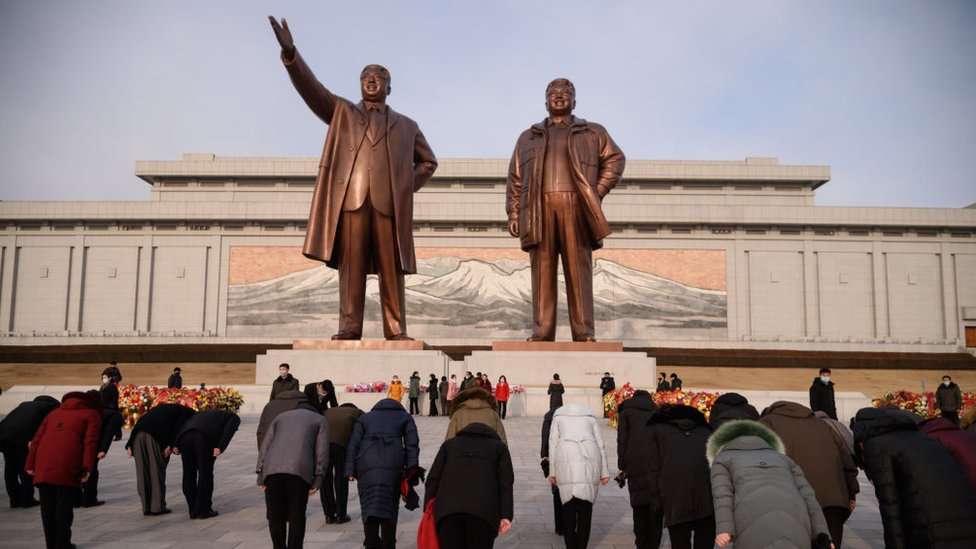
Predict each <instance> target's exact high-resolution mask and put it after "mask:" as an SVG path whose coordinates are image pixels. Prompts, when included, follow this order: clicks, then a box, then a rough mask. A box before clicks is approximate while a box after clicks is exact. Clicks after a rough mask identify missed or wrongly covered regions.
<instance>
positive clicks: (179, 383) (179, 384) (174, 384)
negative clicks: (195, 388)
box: [166, 374, 183, 389]
mask: <svg viewBox="0 0 976 549" xmlns="http://www.w3.org/2000/svg"><path fill="white" fill-rule="evenodd" d="M166 388H167V389H182V388H183V376H181V375H180V374H171V375H170V376H169V379H168V380H166Z"/></svg>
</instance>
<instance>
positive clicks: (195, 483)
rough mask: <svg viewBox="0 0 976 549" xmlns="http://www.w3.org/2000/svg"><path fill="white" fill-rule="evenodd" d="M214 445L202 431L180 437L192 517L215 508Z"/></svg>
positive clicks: (185, 491) (184, 492)
mask: <svg viewBox="0 0 976 549" xmlns="http://www.w3.org/2000/svg"><path fill="white" fill-rule="evenodd" d="M213 451H214V449H213V446H212V445H210V444H209V443H208V442H207V437H205V436H204V435H203V433H201V432H200V431H189V432H187V433H186V434H185V435H183V437H182V438H181V439H180V457H181V458H183V496H184V497H185V498H186V506H187V508H188V509H189V511H190V517H191V518H192V517H198V516H200V515H203V514H205V513H208V512H210V511H212V510H213V490H214V462H215V461H216V458H214V455H213Z"/></svg>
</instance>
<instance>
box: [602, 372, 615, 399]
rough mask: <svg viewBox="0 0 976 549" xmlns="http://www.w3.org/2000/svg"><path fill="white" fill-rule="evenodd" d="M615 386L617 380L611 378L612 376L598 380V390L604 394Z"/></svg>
mask: <svg viewBox="0 0 976 549" xmlns="http://www.w3.org/2000/svg"><path fill="white" fill-rule="evenodd" d="M616 388H617V382H615V381H614V380H613V376H609V377H604V378H603V379H601V380H600V392H601V393H603V394H604V395H605V394H607V393H609V392H610V391H613V390H614V389H616Z"/></svg>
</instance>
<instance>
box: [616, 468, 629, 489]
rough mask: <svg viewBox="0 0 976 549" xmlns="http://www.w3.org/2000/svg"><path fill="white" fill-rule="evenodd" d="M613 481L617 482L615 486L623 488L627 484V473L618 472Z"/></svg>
mask: <svg viewBox="0 0 976 549" xmlns="http://www.w3.org/2000/svg"><path fill="white" fill-rule="evenodd" d="M613 480H615V481H617V486H619V487H621V488H623V487H624V486H625V485H626V484H627V473H625V472H623V471H620V472H619V473H617V476H615V477H613Z"/></svg>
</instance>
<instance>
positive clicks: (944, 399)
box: [935, 375, 962, 425]
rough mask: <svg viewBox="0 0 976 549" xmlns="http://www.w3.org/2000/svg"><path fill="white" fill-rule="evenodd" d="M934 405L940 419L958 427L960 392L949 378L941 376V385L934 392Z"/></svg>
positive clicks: (960, 406)
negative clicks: (940, 415) (940, 416)
mask: <svg viewBox="0 0 976 549" xmlns="http://www.w3.org/2000/svg"><path fill="white" fill-rule="evenodd" d="M935 405H936V407H937V408H938V409H939V411H940V412H941V413H942V417H944V418H946V419H948V420H949V421H951V422H953V423H955V424H956V425H959V410H961V409H962V390H961V389H959V386H958V385H956V384H955V383H954V382H953V381H952V378H951V377H949V376H947V375H946V376H942V384H941V385H939V388H938V389H936V390H935Z"/></svg>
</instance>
